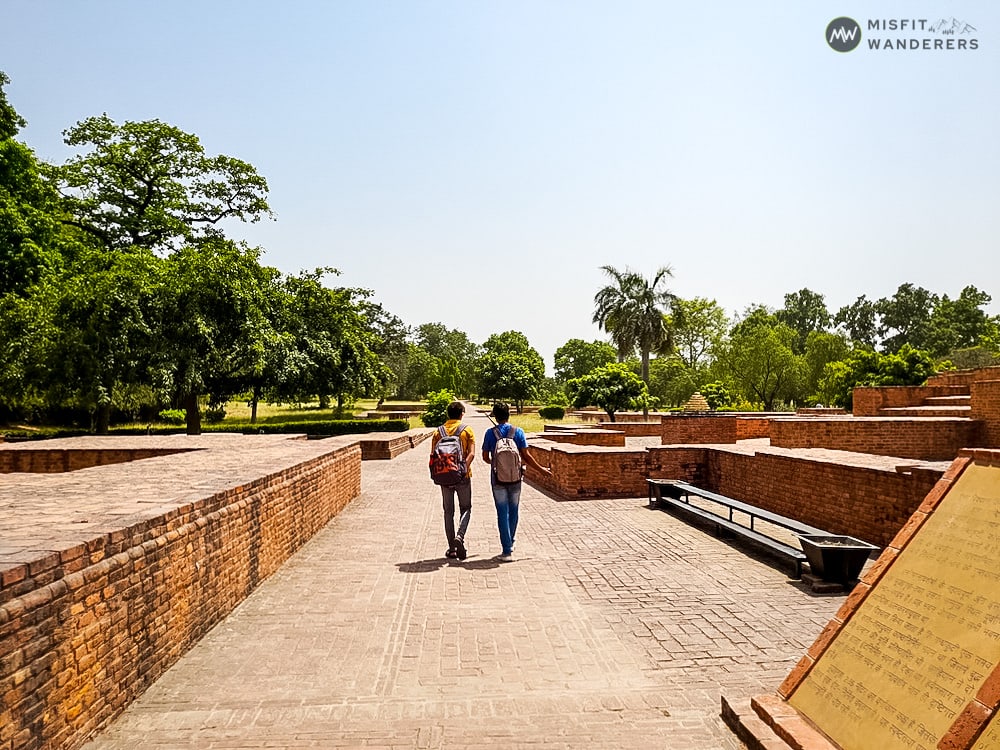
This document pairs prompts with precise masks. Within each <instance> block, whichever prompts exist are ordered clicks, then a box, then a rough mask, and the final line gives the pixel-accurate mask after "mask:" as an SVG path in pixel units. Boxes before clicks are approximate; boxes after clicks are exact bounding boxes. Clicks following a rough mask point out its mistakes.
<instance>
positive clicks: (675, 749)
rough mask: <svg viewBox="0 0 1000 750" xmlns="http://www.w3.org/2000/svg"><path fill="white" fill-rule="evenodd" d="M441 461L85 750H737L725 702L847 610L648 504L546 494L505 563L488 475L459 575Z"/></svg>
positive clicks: (312, 550) (339, 529)
mask: <svg viewBox="0 0 1000 750" xmlns="http://www.w3.org/2000/svg"><path fill="white" fill-rule="evenodd" d="M468 421H469V422H470V423H471V424H472V425H473V428H474V429H475V431H476V437H477V441H478V440H480V439H481V436H482V433H483V430H484V429H485V428H487V427H488V422H487V421H486V419H485V418H483V417H478V416H471V418H470V419H469V420H468ZM428 451H429V444H428V443H425V444H424V445H422V446H420V447H418V448H417V449H416V450H413V451H410V452H409V453H406V454H404V455H402V456H400V457H399V458H397V459H395V460H393V461H384V462H383V461H370V462H366V463H365V464H364V468H363V490H362V495H361V496H360V497H359V498H358V499H357V500H355V501H354V502H353V503H352V504H351V505H350V506H348V508H347V509H346V510H345V511H344V512H342V513H341V515H340V516H338V517H337V518H336V519H334V520H333V521H332V522H331V523H330V524H329V526H328V527H327V528H326V529H324V530H323V531H322V532H320V533H319V534H318V535H317V536H316V537H314V538H313V539H312V540H311V541H310V542H309V543H308V544H307V545H306V546H305V547H304V548H303V549H302V550H301V551H300V552H299V553H298V554H296V555H295V556H294V557H293V558H292V559H291V560H290V561H289V562H288V563H286V565H285V566H284V567H283V568H282V569H281V570H280V571H279V572H278V573H277V574H276V575H274V576H273V577H272V578H271V579H269V580H267V581H265V582H264V583H263V584H262V585H261V586H260V587H259V589H258V590H257V591H256V592H255V593H254V594H253V595H252V596H251V597H250V598H249V599H247V600H246V601H245V602H244V603H243V604H242V605H241V606H240V607H239V608H237V610H236V611H235V612H234V613H233V614H232V615H231V616H230V617H229V618H228V619H227V620H226V621H224V622H223V623H221V624H220V625H219V626H218V627H216V628H215V629H214V630H213V631H212V632H211V633H210V634H209V635H208V636H207V637H205V638H204V639H203V640H202V642H201V643H199V644H198V645H197V646H196V647H195V648H194V649H193V650H192V651H190V652H189V653H188V655H186V656H185V657H184V658H183V659H182V660H181V661H180V662H179V663H178V664H177V665H175V666H174V668H173V669H171V670H170V671H169V672H167V674H166V675H164V676H163V677H162V678H161V679H160V680H159V681H158V682H157V683H156V684H155V685H153V686H152V687H151V688H150V689H149V690H148V691H147V692H146V694H145V695H144V696H143V697H142V698H141V699H140V700H138V701H137V702H136V703H135V704H133V706H132V707H131V708H130V709H129V710H128V711H127V712H126V713H125V714H124V715H123V716H121V717H120V718H119V719H118V721H117V722H115V723H114V724H113V725H112V726H111V727H110V728H108V729H107V730H106V732H105V733H104V734H103V735H101V736H99V737H98V738H97V739H96V740H94V741H92V742H91V743H90V744H88V745H87V746H86V748H87V749H88V750H111V749H119V748H122V749H124V748H129V749H132V748H140V747H141V748H172V747H176V748H263V747H267V748H304V747H308V748H340V747H365V748H368V747H377V748H448V749H449V750H453V749H454V750H457V749H460V748H484V747H497V748H542V747H544V748H567V749H569V748H581V747H582V748H655V747H660V748H670V749H671V750H705V749H706V748H723V749H726V750H732V749H733V748H736V747H738V743H737V742H736V741H735V739H734V738H733V737H732V735H731V734H730V733H729V731H728V730H727V729H726V728H725V727H724V726H723V725H722V723H721V720H720V719H719V718H718V714H719V704H720V695H721V694H725V695H726V696H727V697H728V698H730V699H736V700H737V701H739V700H740V699H742V698H743V697H746V698H749V696H751V695H756V694H760V693H764V692H771V691H773V690H774V688H775V687H776V686H777V685H778V684H779V683H780V682H781V680H782V679H783V678H784V676H785V675H786V674H787V673H788V671H789V669H790V668H791V667H792V665H793V664H794V663H795V662H796V661H798V659H799V657H800V656H801V655H802V653H803V652H804V650H805V649H806V648H808V646H809V645H811V643H812V641H813V640H814V638H815V637H816V635H817V634H818V633H819V632H820V630H821V629H822V627H823V626H824V625H825V624H826V622H827V621H828V619H829V618H830V616H831V615H832V614H833V613H834V612H835V611H836V609H837V608H838V607H839V605H840V603H841V602H842V601H843V597H842V596H815V595H812V594H811V593H809V592H808V591H807V590H806V589H804V588H803V587H802V586H801V585H800V584H799V583H797V582H794V581H790V580H788V579H787V578H786V576H785V575H784V573H783V572H781V571H780V570H778V569H776V568H774V567H772V566H770V565H767V564H765V563H763V562H760V561H758V560H756V559H754V558H753V557H752V556H750V555H748V554H747V553H746V551H745V550H741V549H735V548H733V547H730V546H728V545H727V544H725V543H724V542H720V541H719V540H717V539H715V538H714V537H713V536H711V535H710V534H706V533H704V532H702V531H700V530H698V529H693V528H690V527H688V526H686V525H685V524H683V523H682V522H680V521H678V520H676V519H674V518H672V517H671V516H669V515H667V514H666V513H663V512H660V511H656V510H650V509H649V508H647V507H646V501H645V499H644V498H643V499H622V500H608V501H583V502H565V501H556V500H553V499H551V498H549V497H547V496H545V495H543V494H541V493H540V492H538V491H536V490H534V489H533V488H530V487H528V486H527V485H526V486H525V489H524V493H523V495H522V504H521V509H522V510H521V513H522V520H521V526H520V528H519V531H518V540H517V542H518V547H517V550H516V552H515V561H514V562H510V563H499V562H497V561H495V560H494V559H493V556H494V555H496V554H498V553H499V551H500V547H499V542H498V539H497V532H496V527H495V522H496V518H495V513H494V510H493V504H492V498H491V496H490V493H489V480H488V476H487V475H486V472H485V471H484V468H485V466H484V464H482V462H480V461H477V462H476V464H475V465H474V473H475V477H474V495H473V518H472V525H471V527H470V532H469V534H468V547H469V558H468V559H467V560H465V561H464V562H458V561H450V560H445V559H444V558H443V553H444V551H445V547H446V543H445V541H444V531H443V527H442V522H441V511H440V494H439V492H438V490H437V489H436V488H435V487H434V486H433V485H432V484H431V483H430V481H429V479H428V478H427V470H426V465H427V453H428Z"/></svg>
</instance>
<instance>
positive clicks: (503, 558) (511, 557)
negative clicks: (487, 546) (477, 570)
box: [496, 555, 514, 562]
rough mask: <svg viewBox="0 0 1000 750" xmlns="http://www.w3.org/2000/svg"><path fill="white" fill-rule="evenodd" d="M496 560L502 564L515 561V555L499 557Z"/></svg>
mask: <svg viewBox="0 0 1000 750" xmlns="http://www.w3.org/2000/svg"><path fill="white" fill-rule="evenodd" d="M496 559H497V560H499V561H500V562H510V561H511V560H513V559H514V557H513V555H497V556H496Z"/></svg>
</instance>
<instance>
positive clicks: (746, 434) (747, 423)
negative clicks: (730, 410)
mask: <svg viewBox="0 0 1000 750" xmlns="http://www.w3.org/2000/svg"><path fill="white" fill-rule="evenodd" d="M771 419H772V417H739V418H738V419H737V420H736V439H737V440H750V439H754V438H766V437H770V436H771Z"/></svg>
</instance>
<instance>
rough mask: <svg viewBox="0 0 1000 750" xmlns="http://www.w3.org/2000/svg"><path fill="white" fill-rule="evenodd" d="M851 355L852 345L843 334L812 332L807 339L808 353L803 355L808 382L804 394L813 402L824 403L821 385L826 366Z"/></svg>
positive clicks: (805, 384)
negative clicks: (821, 395)
mask: <svg viewBox="0 0 1000 750" xmlns="http://www.w3.org/2000/svg"><path fill="white" fill-rule="evenodd" d="M849 353H850V345H849V344H848V342H847V340H846V339H845V338H844V337H843V336H842V335H841V334H838V333H827V332H825V331H812V332H811V333H810V334H809V337H808V338H807V339H806V351H805V354H804V355H803V356H804V360H805V365H806V380H805V383H804V385H803V388H802V393H803V394H805V395H806V397H807V398H809V399H810V400H811V401H812V402H816V401H819V402H820V403H823V400H822V398H821V397H820V395H819V391H820V388H819V383H820V380H821V379H822V378H823V375H824V373H825V371H826V366H827V365H828V364H830V363H831V362H839V361H841V360H843V359H846V358H847V356H848V354H849Z"/></svg>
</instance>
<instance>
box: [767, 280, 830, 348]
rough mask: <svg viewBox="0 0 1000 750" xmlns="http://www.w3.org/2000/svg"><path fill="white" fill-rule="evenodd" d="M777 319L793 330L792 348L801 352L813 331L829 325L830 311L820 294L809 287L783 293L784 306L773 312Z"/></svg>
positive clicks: (823, 329) (821, 329) (823, 328)
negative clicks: (793, 341) (793, 340)
mask: <svg viewBox="0 0 1000 750" xmlns="http://www.w3.org/2000/svg"><path fill="white" fill-rule="evenodd" d="M775 316H776V317H777V318H778V320H779V321H781V322H782V323H784V324H785V325H787V326H788V327H789V328H791V329H792V330H793V331H795V343H794V347H793V348H794V350H795V353H796V354H803V353H804V352H805V350H806V340H807V339H808V338H809V334H810V333H813V332H814V331H825V330H826V329H827V328H829V326H830V313H829V311H828V310H827V309H826V302H825V300H824V299H823V295H822V294H817V293H816V292H814V291H812V290H810V289H800V290H799V291H797V292H792V293H790V294H786V295H785V306H784V307H782V308H781V309H780V310H778V311H777V312H776V313H775Z"/></svg>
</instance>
